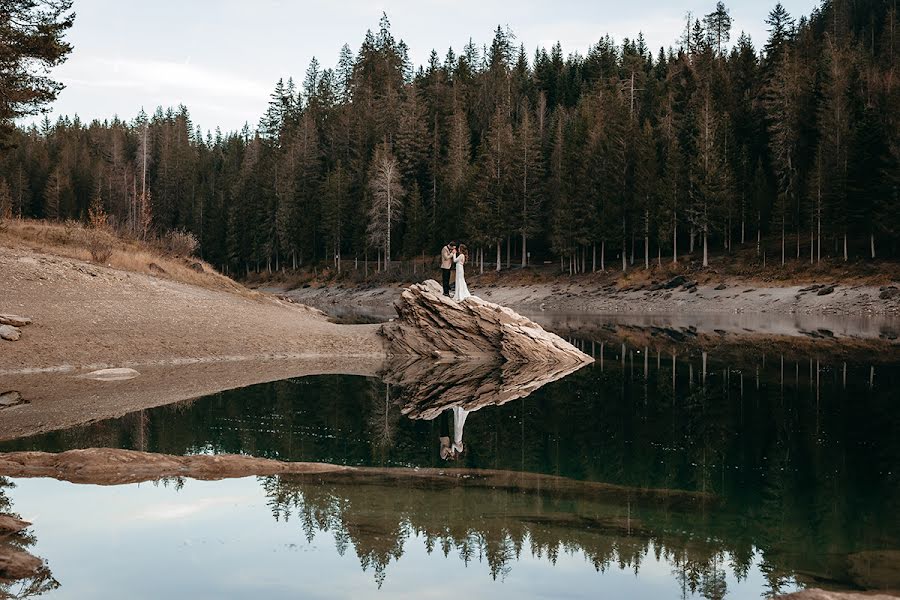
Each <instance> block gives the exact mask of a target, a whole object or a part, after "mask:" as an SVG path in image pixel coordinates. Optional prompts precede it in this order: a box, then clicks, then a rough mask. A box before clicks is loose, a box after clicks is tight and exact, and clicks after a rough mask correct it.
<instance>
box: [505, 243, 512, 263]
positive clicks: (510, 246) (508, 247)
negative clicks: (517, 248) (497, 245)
mask: <svg viewBox="0 0 900 600" xmlns="http://www.w3.org/2000/svg"><path fill="white" fill-rule="evenodd" d="M511 253H512V238H511V237H510V236H506V268H507V269H509V265H510V260H511V256H510V254H511Z"/></svg>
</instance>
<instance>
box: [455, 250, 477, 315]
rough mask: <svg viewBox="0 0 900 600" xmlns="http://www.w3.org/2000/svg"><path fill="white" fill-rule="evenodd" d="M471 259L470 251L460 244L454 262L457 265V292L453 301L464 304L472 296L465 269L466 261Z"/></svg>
mask: <svg viewBox="0 0 900 600" xmlns="http://www.w3.org/2000/svg"><path fill="white" fill-rule="evenodd" d="M468 258H469V249H468V248H467V247H466V245H465V244H460V246H459V251H458V253H456V254H454V256H453V262H454V263H456V292H455V293H454V294H453V299H454V300H456V301H457V302H462V301H463V300H465V299H466V298H468V297H469V296H471V295H472V294H470V293H469V286H468V285H466V273H465V267H464V265H465V264H466V260H467V259H468Z"/></svg>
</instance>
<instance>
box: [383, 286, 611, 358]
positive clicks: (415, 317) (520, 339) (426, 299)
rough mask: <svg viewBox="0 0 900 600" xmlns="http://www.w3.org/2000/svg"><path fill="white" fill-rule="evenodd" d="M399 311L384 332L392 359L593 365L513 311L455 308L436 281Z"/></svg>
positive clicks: (478, 305)
mask: <svg viewBox="0 0 900 600" xmlns="http://www.w3.org/2000/svg"><path fill="white" fill-rule="evenodd" d="M394 306H395V308H396V310H397V318H396V319H395V320H393V321H391V322H389V323H385V324H384V325H383V326H382V327H381V329H380V333H381V335H382V336H383V337H384V338H385V339H386V340H387V351H388V354H389V355H391V356H421V357H447V356H454V357H471V358H479V359H488V360H501V361H507V362H531V363H544V364H554V363H564V364H583V363H589V362H593V359H592V358H591V357H590V356H588V355H587V354H585V353H583V352H581V351H580V350H578V348H576V347H575V346H573V345H572V344H570V343H568V342H566V341H565V340H564V339H562V338H561V337H559V336H558V335H556V334H553V333H550V332H548V331H544V329H543V328H542V327H541V326H540V325H538V324H537V323H535V322H533V321H531V320H530V319H527V318H525V317H523V316H521V315H519V314H517V313H516V312H514V311H512V310H510V309H509V308H506V307H503V306H500V305H498V304H494V303H493V302H487V301H485V300H482V299H481V298H478V297H476V296H472V297H470V298H467V299H466V300H464V301H463V302H456V301H455V300H453V299H452V298H448V297H446V296H444V295H443V293H442V288H441V286H440V285H439V284H438V283H437V282H436V281H433V280H428V281H426V282H424V283H418V284H415V285H412V286H410V287H408V288H407V289H406V290H404V291H403V293H402V294H401V295H400V298H399V299H398V300H397V301H396V302H395V303H394Z"/></svg>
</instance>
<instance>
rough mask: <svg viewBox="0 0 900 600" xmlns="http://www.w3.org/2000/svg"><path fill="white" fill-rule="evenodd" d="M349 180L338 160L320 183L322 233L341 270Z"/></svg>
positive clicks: (339, 270)
mask: <svg viewBox="0 0 900 600" xmlns="http://www.w3.org/2000/svg"><path fill="white" fill-rule="evenodd" d="M349 195H350V182H349V179H348V177H347V174H346V172H345V171H344V168H343V166H342V165H341V163H340V161H339V162H338V163H337V165H336V166H335V168H334V169H333V170H332V171H331V172H329V173H328V175H327V176H326V177H325V181H324V182H323V183H322V233H323V235H324V236H325V239H326V241H327V243H328V247H329V251H330V254H331V256H332V258H333V260H334V264H335V266H336V267H337V271H338V273H340V272H341V246H342V239H343V237H342V236H343V231H344V228H345V226H346V223H345V215H344V213H345V208H346V205H347V202H348V201H349Z"/></svg>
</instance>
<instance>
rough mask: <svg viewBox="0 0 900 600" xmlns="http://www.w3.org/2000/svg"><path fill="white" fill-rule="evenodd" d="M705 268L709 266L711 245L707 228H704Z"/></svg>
mask: <svg viewBox="0 0 900 600" xmlns="http://www.w3.org/2000/svg"><path fill="white" fill-rule="evenodd" d="M703 266H704V267H708V266H709V244H708V242H707V235H706V228H705V227H704V228H703Z"/></svg>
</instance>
